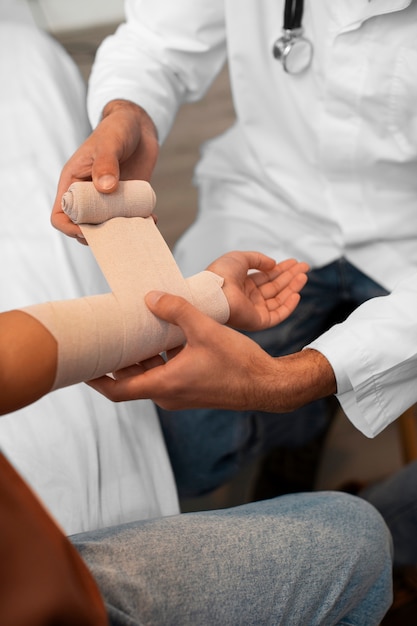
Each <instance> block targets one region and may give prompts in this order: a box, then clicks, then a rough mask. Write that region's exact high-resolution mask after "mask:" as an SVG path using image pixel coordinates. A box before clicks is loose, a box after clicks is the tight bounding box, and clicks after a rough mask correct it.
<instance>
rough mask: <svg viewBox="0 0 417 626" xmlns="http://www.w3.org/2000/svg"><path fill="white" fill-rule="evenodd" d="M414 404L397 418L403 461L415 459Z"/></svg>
mask: <svg viewBox="0 0 417 626" xmlns="http://www.w3.org/2000/svg"><path fill="white" fill-rule="evenodd" d="M416 407H417V405H414V406H412V407H410V408H409V409H408V410H407V411H405V412H404V413H403V414H402V415H401V416H400V417H399V418H398V425H399V429H400V442H401V447H402V453H403V459H404V463H410V462H411V461H414V460H415V459H417V415H416Z"/></svg>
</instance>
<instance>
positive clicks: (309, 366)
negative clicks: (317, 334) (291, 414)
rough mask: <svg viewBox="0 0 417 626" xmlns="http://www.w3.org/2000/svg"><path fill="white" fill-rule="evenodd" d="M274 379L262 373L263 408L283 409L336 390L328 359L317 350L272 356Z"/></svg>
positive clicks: (290, 408)
mask: <svg viewBox="0 0 417 626" xmlns="http://www.w3.org/2000/svg"><path fill="white" fill-rule="evenodd" d="M274 361H275V363H274V367H275V373H274V379H272V377H271V374H270V373H269V374H267V376H266V377H265V381H264V383H265V388H264V398H265V406H264V407H263V410H265V411H270V412H286V411H294V410H295V409H297V408H299V407H301V406H304V405H305V404H308V403H309V402H313V401H314V400H319V399H320V398H324V397H327V396H330V395H333V394H335V393H336V379H335V376H334V372H333V369H332V367H331V365H330V363H329V361H328V360H327V359H326V358H325V357H324V356H323V355H322V354H321V353H320V352H318V351H317V350H311V349H306V350H302V351H301V352H297V353H295V354H290V355H288V356H284V357H278V358H276V359H274Z"/></svg>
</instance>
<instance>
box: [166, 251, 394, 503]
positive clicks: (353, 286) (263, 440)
mask: <svg viewBox="0 0 417 626" xmlns="http://www.w3.org/2000/svg"><path fill="white" fill-rule="evenodd" d="M386 294H387V292H386V290H385V289H383V288H382V287H381V286H379V285H378V284H377V283H375V282H374V281H373V280H371V279H370V278H368V277H367V276H365V275H364V274H362V272H360V271H359V270H358V269H357V268H355V267H354V266H353V265H351V264H350V263H348V262H347V261H346V260H345V259H340V260H339V261H336V262H334V263H331V264H330V265H327V266H325V267H323V268H320V269H316V270H312V271H311V272H310V273H309V280H308V283H307V285H306V286H305V288H304V289H303V291H302V294H301V302H300V304H299V306H298V307H297V309H296V311H295V312H294V313H293V314H292V315H291V316H290V317H289V318H288V319H287V320H286V321H285V322H283V323H282V324H280V325H279V326H276V327H274V328H271V329H268V330H265V331H262V332H258V333H252V334H250V336H251V337H252V338H253V339H254V340H255V341H256V342H257V343H259V344H260V345H261V346H262V347H263V348H264V349H265V350H266V351H267V352H268V353H269V354H271V355H272V356H280V355H283V354H290V353H293V352H297V351H298V350H300V349H302V348H303V347H304V346H305V345H306V344H308V343H309V342H310V341H312V340H313V339H315V338H316V337H318V336H319V335H320V334H322V333H323V332H324V331H325V330H327V329H328V328H329V327H330V326H332V325H333V324H334V323H337V322H339V321H342V319H344V318H345V317H346V316H347V315H348V314H349V313H350V312H351V311H353V310H354V309H355V308H356V307H357V306H359V305H360V304H362V303H363V302H364V301H365V300H368V299H369V298H373V297H376V296H381V295H386ZM158 412H159V416H160V419H161V424H162V429H163V432H164V436H165V440H166V444H167V448H168V453H169V456H170V459H171V463H172V467H173V470H174V474H175V478H176V481H177V485H178V490H179V493H180V496H183V497H189V496H197V495H200V494H203V493H207V492H209V491H212V490H213V489H215V488H216V487H218V486H219V485H221V484H223V483H225V482H227V481H228V480H231V479H232V478H233V476H234V475H235V474H236V473H237V472H238V471H239V470H240V469H242V468H243V467H244V466H245V465H246V464H247V463H249V462H251V461H253V460H254V459H255V458H257V457H259V456H261V455H263V454H265V453H266V452H268V451H269V450H271V449H272V448H275V447H287V448H296V447H299V446H302V445H304V444H306V443H308V442H309V441H311V440H312V439H314V438H315V437H318V436H319V435H320V434H321V433H322V432H323V431H325V429H326V427H327V425H328V423H329V418H330V413H329V404H328V401H326V400H320V401H318V402H313V403H311V404H309V405H307V406H305V407H303V408H302V409H299V410H298V411H294V412H293V413H281V414H274V413H262V412H261V411H238V412H235V411H225V410H217V409H198V410H194V409H193V410H186V411H165V410H163V409H160V408H158Z"/></svg>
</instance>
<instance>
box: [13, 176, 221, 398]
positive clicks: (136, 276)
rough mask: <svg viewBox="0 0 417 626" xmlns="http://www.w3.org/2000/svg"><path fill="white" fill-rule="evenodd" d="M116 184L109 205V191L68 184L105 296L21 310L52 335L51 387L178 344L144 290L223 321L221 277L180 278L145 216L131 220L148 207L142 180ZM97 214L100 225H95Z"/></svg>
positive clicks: (176, 333) (151, 197) (149, 194)
mask: <svg viewBox="0 0 417 626" xmlns="http://www.w3.org/2000/svg"><path fill="white" fill-rule="evenodd" d="M137 183H140V184H137ZM121 185H122V193H121V194H119V200H118V201H117V202H116V206H114V208H113V209H111V210H110V208H111V206H113V204H114V202H113V200H112V202H110V201H109V196H107V195H106V194H97V192H95V191H94V190H93V189H91V188H90V189H87V187H93V184H92V183H74V184H73V185H71V188H70V190H71V207H72V208H71V212H73V211H75V213H76V219H77V220H79V219H81V220H82V221H81V222H80V228H81V230H82V232H83V234H84V236H85V238H86V240H87V242H88V243H89V245H90V248H91V250H92V251H93V253H94V256H95V257H96V260H97V262H98V263H99V265H100V267H101V270H102V272H103V274H104V276H105V278H106V280H107V282H108V284H109V287H110V289H111V293H109V294H104V295H101V296H90V297H86V298H80V299H78V300H67V301H60V302H49V303H46V304H40V305H34V306H31V307H27V308H25V309H23V310H24V311H25V312H26V313H29V314H30V315H32V316H33V317H35V318H36V319H38V320H39V321H40V322H41V323H42V324H43V325H44V326H45V327H46V328H47V329H48V330H49V331H50V332H51V333H52V335H53V336H54V337H55V339H56V340H57V343H58V366H57V373H56V378H55V382H54V385H53V389H58V388H59V387H65V386H68V385H72V384H74V383H77V382H81V381H85V380H91V379H93V378H97V377H98V376H102V375H103V374H106V373H108V372H111V371H115V370H117V369H120V368H123V367H127V366H128V365H132V364H133V363H137V362H139V361H143V360H144V359H146V358H148V357H151V356H154V355H156V354H158V353H160V352H163V351H164V350H169V349H171V348H174V347H176V346H178V345H180V344H181V343H182V342H183V341H184V337H183V334H182V332H181V330H180V329H179V328H178V327H177V326H174V325H172V324H168V323H167V322H164V321H162V320H159V319H158V318H157V317H155V316H154V315H153V314H152V313H151V312H150V311H149V309H148V308H147V306H146V304H145V302H144V297H145V295H146V294H147V293H148V292H149V291H151V290H155V289H156V290H160V291H166V292H169V293H172V294H176V295H180V296H182V297H184V298H186V299H187V300H188V301H190V302H191V303H193V304H194V305H195V306H196V307H197V308H199V309H200V310H201V311H203V312H204V313H206V314H207V315H210V316H211V317H212V318H213V319H216V320H217V321H219V322H221V323H225V322H226V321H227V320H228V318H229V313H230V311H229V305H228V302H227V299H226V297H225V295H224V293H223V290H222V285H223V279H222V278H221V277H220V276H218V275H216V274H214V273H212V272H207V271H206V272H202V273H200V274H197V275H196V276H193V277H191V278H190V279H187V280H185V279H184V278H183V276H182V275H181V272H180V270H179V268H178V266H177V264H176V263H175V260H174V258H173V256H172V254H171V252H170V250H169V248H168V246H167V244H166V242H165V241H164V239H163V237H162V235H161V234H160V232H159V230H158V229H157V227H156V225H155V223H154V220H153V218H152V217H151V216H149V217H137V214H138V212H140V211H142V210H143V207H144V206H145V205H146V206H147V207H148V208H147V209H146V210H148V211H149V209H150V207H151V206H152V209H153V206H154V204H155V194H154V192H153V190H152V188H151V187H150V185H149V183H146V182H145V181H128V182H125V183H124V184H123V183H121ZM139 190H141V191H140V193H139ZM111 195H113V194H111ZM138 195H141V198H139V197H138ZM103 196H104V197H103ZM94 198H95V199H94ZM92 199H94V204H91V203H92V202H93V200H92ZM67 200H68V198H67V199H66V203H67ZM125 205H126V207H127V208H126V210H124V208H123V207H124V206H125ZM66 206H67V204H66ZM74 207H75V208H74ZM152 209H150V212H149V213H148V215H150V213H151V212H152ZM125 213H127V214H128V215H130V216H131V217H128V218H127V217H125V216H124V215H125ZM113 214H115V215H117V217H112V215H113ZM98 215H100V216H101V218H100V219H101V220H105V221H103V223H98V222H97V220H98ZM92 220H96V222H95V223H94V222H92Z"/></svg>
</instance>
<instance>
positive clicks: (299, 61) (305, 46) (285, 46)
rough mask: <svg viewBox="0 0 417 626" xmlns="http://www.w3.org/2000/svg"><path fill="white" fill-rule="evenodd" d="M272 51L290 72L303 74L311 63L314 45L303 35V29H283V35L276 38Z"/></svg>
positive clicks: (285, 69) (286, 70)
mask: <svg viewBox="0 0 417 626" xmlns="http://www.w3.org/2000/svg"><path fill="white" fill-rule="evenodd" d="M272 53H273V55H274V57H275V58H276V59H277V60H278V61H281V63H282V66H283V68H284V71H285V72H287V73H288V74H301V72H304V70H306V69H307V68H308V67H310V65H311V60H312V58H313V46H312V44H311V42H310V41H309V40H308V39H306V38H305V37H303V29H302V28H295V29H283V34H282V37H280V38H279V39H277V40H276V42H275V43H274V45H273V48H272Z"/></svg>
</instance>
